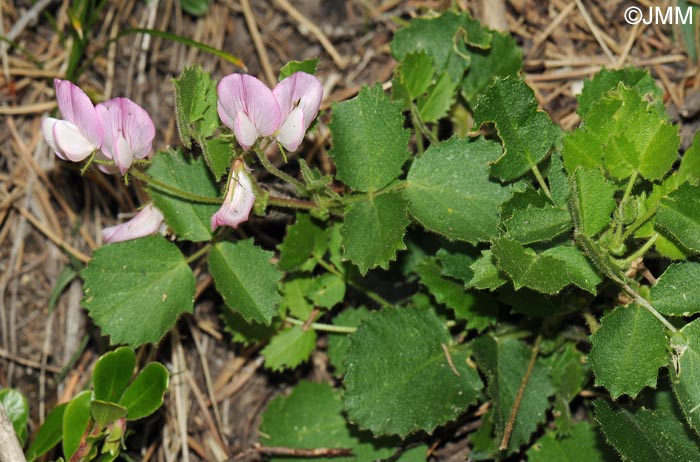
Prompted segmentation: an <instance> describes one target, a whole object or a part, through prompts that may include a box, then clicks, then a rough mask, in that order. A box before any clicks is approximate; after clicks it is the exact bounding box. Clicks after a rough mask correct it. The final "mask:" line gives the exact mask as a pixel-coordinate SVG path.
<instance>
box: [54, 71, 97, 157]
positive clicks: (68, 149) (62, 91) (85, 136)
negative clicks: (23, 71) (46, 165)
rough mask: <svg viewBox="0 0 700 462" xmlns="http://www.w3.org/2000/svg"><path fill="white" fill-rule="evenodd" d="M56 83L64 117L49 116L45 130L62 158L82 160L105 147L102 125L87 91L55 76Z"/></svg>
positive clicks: (59, 103) (60, 108) (57, 96)
mask: <svg viewBox="0 0 700 462" xmlns="http://www.w3.org/2000/svg"><path fill="white" fill-rule="evenodd" d="M53 84H54V87H55V89H56V99H57V100H58V109H59V110H60V111H61V115H62V116H63V120H60V119H54V118H53V117H47V118H45V119H44V120H43V121H42V124H41V131H42V133H43V135H44V139H45V140H46V142H47V143H48V145H49V146H51V149H53V150H54V152H55V153H56V155H57V156H58V157H60V158H61V159H64V160H70V161H73V162H80V161H81V160H83V159H85V158H86V157H88V156H89V155H90V154H92V153H93V152H94V151H96V150H98V149H99V148H100V146H102V139H103V130H102V125H101V124H100V122H99V120H98V118H97V112H96V110H95V106H93V104H92V102H91V101H90V98H88V96H87V95H86V94H85V92H84V91H83V90H81V89H80V88H78V87H77V86H75V85H74V84H73V83H71V82H69V81H68V80H59V79H54V81H53Z"/></svg>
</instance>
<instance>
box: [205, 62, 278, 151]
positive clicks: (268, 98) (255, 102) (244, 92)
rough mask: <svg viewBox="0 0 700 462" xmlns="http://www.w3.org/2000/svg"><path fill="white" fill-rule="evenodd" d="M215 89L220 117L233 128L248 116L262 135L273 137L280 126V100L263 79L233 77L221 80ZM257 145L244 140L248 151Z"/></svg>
mask: <svg viewBox="0 0 700 462" xmlns="http://www.w3.org/2000/svg"><path fill="white" fill-rule="evenodd" d="M216 89H217V93H218V102H217V111H218V113H219V117H220V118H221V121H222V122H223V123H224V125H226V126H227V127H229V128H230V129H232V130H234V131H235V129H236V121H237V118H238V117H239V114H240V113H243V114H245V115H246V116H247V118H248V119H249V121H250V123H251V124H252V125H253V126H254V127H255V129H256V130H257V131H258V133H259V134H260V135H262V136H269V135H272V134H273V133H274V132H275V130H277V128H278V127H279V125H280V121H281V119H282V115H281V114H280V109H279V106H278V104H277V101H276V100H275V97H274V95H273V94H272V91H271V90H270V89H269V88H267V87H266V86H265V84H264V83H262V82H261V81H260V80H258V79H256V78H255V77H253V76H251V75H246V74H230V75H227V76H226V77H224V78H223V79H221V82H219V85H218V86H217V87H216ZM246 133H248V134H249V133H250V131H249V130H248V131H247V132H246ZM236 136H238V134H236ZM240 141H241V140H240V139H239V142H240ZM254 142H255V140H253V142H252V143H251V142H250V139H249V138H248V139H246V140H245V141H243V143H245V144H246V145H247V147H245V146H244V149H249V148H250V146H252V144H253V143H254Z"/></svg>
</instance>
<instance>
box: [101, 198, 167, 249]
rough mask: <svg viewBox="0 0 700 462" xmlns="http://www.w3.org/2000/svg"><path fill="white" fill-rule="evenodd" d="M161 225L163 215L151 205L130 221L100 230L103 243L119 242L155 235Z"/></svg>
mask: <svg viewBox="0 0 700 462" xmlns="http://www.w3.org/2000/svg"><path fill="white" fill-rule="evenodd" d="M162 225H163V214H162V213H161V212H160V210H158V209H157V208H155V206H154V205H153V204H152V203H149V204H148V205H146V206H145V207H144V208H143V209H141V211H140V212H139V213H137V214H136V215H135V216H134V218H132V219H131V220H129V221H127V222H125V223H122V224H120V225H116V226H110V227H108V228H105V229H103V230H102V240H104V241H105V242H121V241H128V240H130V239H137V238H139V237H144V236H149V235H151V234H155V233H157V232H158V231H159V230H160V228H161V226H162Z"/></svg>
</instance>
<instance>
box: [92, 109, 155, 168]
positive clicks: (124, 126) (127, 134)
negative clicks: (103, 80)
mask: <svg viewBox="0 0 700 462" xmlns="http://www.w3.org/2000/svg"><path fill="white" fill-rule="evenodd" d="M96 110H97V117H98V118H99V121H100V123H101V124H102V127H103V129H104V142H103V144H102V153H103V154H104V155H105V157H107V158H108V159H112V160H113V161H114V164H115V165H116V166H117V168H119V171H120V172H121V174H122V175H124V174H125V173H126V171H127V170H129V167H131V163H132V162H133V160H134V159H143V158H145V157H146V156H148V154H150V152H151V149H152V146H153V138H154V137H155V135H156V129H155V127H154V126H153V121H152V120H151V117H150V116H149V115H148V113H147V112H146V111H145V110H143V108H142V107H141V106H139V105H138V104H136V103H134V102H133V101H131V100H130V99H128V98H114V99H111V100H109V101H105V102H104V103H100V104H98V105H97V107H96Z"/></svg>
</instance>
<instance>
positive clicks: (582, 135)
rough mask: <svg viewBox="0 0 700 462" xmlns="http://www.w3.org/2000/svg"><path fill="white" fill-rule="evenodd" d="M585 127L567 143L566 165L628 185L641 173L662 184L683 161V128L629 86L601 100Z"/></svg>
mask: <svg viewBox="0 0 700 462" xmlns="http://www.w3.org/2000/svg"><path fill="white" fill-rule="evenodd" d="M583 122H584V123H583V124H582V126H581V127H580V128H579V129H578V130H576V131H575V132H572V133H571V134H569V135H568V136H567V137H566V139H565V140H564V147H563V155H564V163H565V164H566V168H567V170H568V171H569V172H573V171H574V170H575V169H576V167H577V166H582V167H584V168H597V167H599V164H600V161H601V159H602V161H603V164H604V165H605V168H606V169H607V171H608V174H609V175H610V176H612V177H613V178H617V179H620V180H623V179H625V178H627V177H629V176H630V175H632V174H633V173H635V172H637V173H639V174H640V175H641V176H642V177H644V178H646V179H648V180H658V179H661V178H662V177H663V176H664V175H665V174H666V173H667V172H668V170H669V169H670V168H671V166H672V165H673V163H674V162H675V160H676V158H677V156H678V146H679V143H680V138H679V136H678V127H676V126H673V125H671V124H670V123H669V122H668V121H667V120H666V117H665V116H664V115H661V114H659V113H658V111H657V110H656V109H655V108H654V107H651V106H649V103H648V102H647V100H646V99H645V98H644V97H643V96H642V95H641V94H640V93H639V90H638V89H634V88H626V87H625V86H624V85H623V84H620V86H619V87H618V88H617V89H616V90H615V91H613V92H610V93H608V94H607V96H604V97H602V98H600V99H599V100H598V101H597V102H596V103H595V104H594V105H593V106H592V107H591V108H590V110H589V111H588V112H587V114H586V118H585V119H584V121H583Z"/></svg>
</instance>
